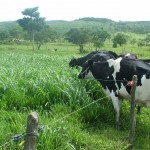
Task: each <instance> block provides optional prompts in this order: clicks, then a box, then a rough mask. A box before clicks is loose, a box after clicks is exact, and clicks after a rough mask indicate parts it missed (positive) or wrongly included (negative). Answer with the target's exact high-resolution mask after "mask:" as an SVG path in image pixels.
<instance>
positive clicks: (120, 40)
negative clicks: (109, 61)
mask: <svg viewBox="0 0 150 150" xmlns="http://www.w3.org/2000/svg"><path fill="white" fill-rule="evenodd" d="M126 43H127V37H126V35H124V34H123V33H117V34H116V35H115V36H114V38H113V47H117V44H119V45H120V46H122V45H123V44H126Z"/></svg>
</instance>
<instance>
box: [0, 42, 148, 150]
mask: <svg viewBox="0 0 150 150" xmlns="http://www.w3.org/2000/svg"><path fill="white" fill-rule="evenodd" d="M49 47H55V48H58V51H55V52H54V51H49V50H44V49H42V50H40V51H36V52H35V53H34V54H33V52H32V50H28V49H26V48H25V47H23V48H22V51H21V47H19V48H17V49H16V50H15V49H13V50H10V49H8V48H5V47H4V49H2V47H1V50H0V53H1V54H0V116H1V117H0V137H1V138H0V149H1V145H3V144H4V143H5V142H7V141H10V140H11V139H12V137H13V136H14V135H15V134H18V133H23V132H25V130H26V119H27V116H28V114H29V113H30V112H31V111H37V112H38V114H39V118H40V124H41V125H44V130H43V131H41V132H39V137H38V140H37V149H38V150H54V149H56V150H64V149H66V150H70V149H72V150H73V149H76V150H83V149H84V150H91V149H92V150H93V149H94V150H99V149H102V150H105V149H107V150H115V149H121V150H123V149H126V148H127V146H128V133H129V103H128V102H124V103H123V107H122V117H121V122H122V127H121V130H116V129H115V125H114V124H115V114H114V109H113V106H112V102H111V100H109V99H107V98H104V97H105V94H104V93H103V91H102V90H101V86H100V84H99V83H97V82H96V81H84V80H78V79H77V74H78V72H79V71H80V69H72V68H69V66H68V62H69V61H70V59H71V58H72V57H73V56H76V57H79V54H78V50H77V47H75V46H74V45H73V46H72V45H67V46H65V45H51V46H49ZM69 50H70V51H69ZM144 50H145V49H144ZM116 51H118V53H119V52H120V51H119V49H117V50H116ZM135 51H136V50H135ZM146 51H147V50H146ZM71 52H72V53H71ZM136 52H138V51H136ZM147 52H148V51H147ZM144 56H145V55H144ZM146 57H147V55H146ZM101 98H104V99H101ZM98 99H99V101H98ZM93 101H97V102H96V103H93ZM90 104H91V105H90ZM149 116H150V115H149V110H148V109H147V108H144V109H142V113H141V115H139V116H138V115H137V117H136V118H137V127H136V137H135V144H134V149H135V150H137V149H139V150H141V149H144V150H148V149H149V148H150V144H149V136H150V126H149V124H150V117H149ZM20 143H21V141H19V142H16V143H15V142H10V146H8V145H6V146H5V149H12V150H13V149H14V150H15V149H22V148H23V145H22V144H20ZM141 143H142V144H141Z"/></svg>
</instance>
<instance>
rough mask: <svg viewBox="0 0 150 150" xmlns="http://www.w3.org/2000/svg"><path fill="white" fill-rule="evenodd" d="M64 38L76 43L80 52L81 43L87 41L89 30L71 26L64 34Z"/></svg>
mask: <svg viewBox="0 0 150 150" xmlns="http://www.w3.org/2000/svg"><path fill="white" fill-rule="evenodd" d="M65 39H66V40H68V41H69V42H71V43H73V44H78V45H79V46H80V52H82V51H83V44H85V43H86V42H88V41H89V30H87V29H85V28H80V29H78V28H73V29H71V30H70V31H68V32H67V33H66V34H65Z"/></svg>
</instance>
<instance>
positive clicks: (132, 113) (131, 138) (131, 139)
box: [129, 75, 137, 148]
mask: <svg viewBox="0 0 150 150" xmlns="http://www.w3.org/2000/svg"><path fill="white" fill-rule="evenodd" d="M132 81H133V83H134V84H133V86H132V88H131V106H130V133H129V144H130V148H132V147H133V142H134V136H135V124H136V120H135V90H136V85H137V76H136V75H134V76H133V77H132Z"/></svg>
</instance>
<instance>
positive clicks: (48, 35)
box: [35, 25, 58, 49]
mask: <svg viewBox="0 0 150 150" xmlns="http://www.w3.org/2000/svg"><path fill="white" fill-rule="evenodd" d="M57 38H58V35H57V32H56V31H54V30H53V29H52V28H50V27H49V26H48V25H45V26H44V28H43V29H41V30H40V31H38V32H36V33H35V41H36V45H37V49H40V47H41V45H42V44H43V43H45V42H48V41H55V40H56V39H57Z"/></svg>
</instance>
